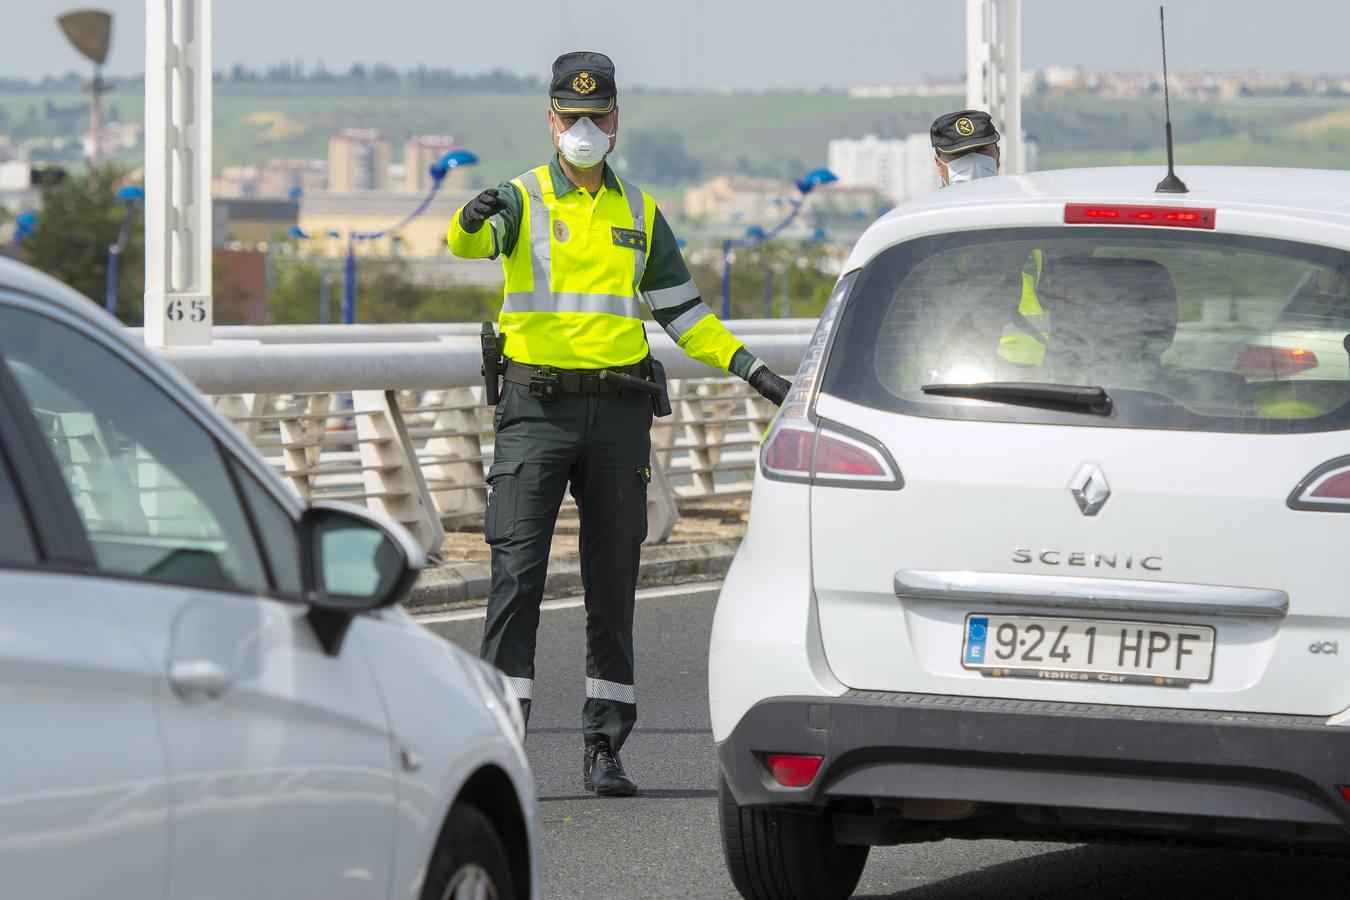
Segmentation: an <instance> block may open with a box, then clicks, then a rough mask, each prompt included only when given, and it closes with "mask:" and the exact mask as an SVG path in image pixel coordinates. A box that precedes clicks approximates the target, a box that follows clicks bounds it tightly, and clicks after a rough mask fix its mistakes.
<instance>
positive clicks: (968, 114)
mask: <svg viewBox="0 0 1350 900" xmlns="http://www.w3.org/2000/svg"><path fill="white" fill-rule="evenodd" d="M928 134H929V137H931V138H932V139H933V149H934V150H941V151H942V152H943V153H960V152H961V151H963V150H973V149H975V148H976V147H987V146H988V145H990V144H997V143H998V129H996V128H994V122H993V120H992V119H990V118H989V113H987V112H985V111H984V110H981V109H963V110H960V111H958V112H954V113H947V114H946V115H943V116H938V117H937V119H936V120H934V122H933V127H932V128H931V129H929V132H928Z"/></svg>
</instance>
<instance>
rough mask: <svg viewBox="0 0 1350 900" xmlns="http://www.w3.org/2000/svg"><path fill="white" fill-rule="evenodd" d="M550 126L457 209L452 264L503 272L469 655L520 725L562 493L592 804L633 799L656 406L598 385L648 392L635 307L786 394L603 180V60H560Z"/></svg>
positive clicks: (613, 97) (720, 361) (608, 140)
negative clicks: (479, 586) (579, 589)
mask: <svg viewBox="0 0 1350 900" xmlns="http://www.w3.org/2000/svg"><path fill="white" fill-rule="evenodd" d="M548 125H549V131H550V133H551V134H552V140H553V146H554V149H555V151H556V152H555V153H554V155H553V156H552V157H551V158H550V159H549V161H548V163H547V164H546V165H542V166H539V167H537V168H534V169H531V170H530V171H528V172H526V173H524V174H523V175H521V176H520V177H518V178H514V179H512V180H511V181H508V182H503V183H502V184H500V185H498V186H497V187H496V188H490V189H488V190H485V191H483V192H482V193H480V194H479V195H478V196H477V197H475V198H474V199H473V200H471V201H469V202H468V203H467V204H465V205H464V206H463V207H462V208H460V209H459V210H457V211H456V212H455V215H454V217H453V219H452V221H451V224H450V233H449V238H448V239H449V244H450V249H451V250H452V251H453V252H454V253H455V254H456V255H457V256H462V257H477V258H481V257H492V258H496V257H498V256H500V257H501V258H502V260H503V267H504V269H505V274H506V288H505V300H504V302H503V304H502V311H501V315H500V317H499V319H498V325H499V326H500V328H501V333H502V336H503V338H504V345H503V353H504V355H505V358H506V360H507V362H506V370H505V385H504V389H503V392H502V396H501V400H500V402H499V403H498V405H497V410H496V416H495V420H494V428H495V431H496V451H495V454H494V458H493V463H492V467H491V469H490V471H489V473H488V485H489V493H488V504H487V513H486V524H485V528H484V531H485V536H486V539H487V542H488V544H490V545H491V547H492V592H491V597H490V599H489V601H488V613H487V621H486V623H485V625H484V629H483V645H482V651H481V653H482V657H483V658H484V659H486V660H488V661H489V662H491V663H493V664H494V665H496V666H497V667H499V668H500V669H502V670H503V671H504V672H505V673H506V675H507V676H508V678H509V680H510V684H511V685H512V689H513V691H514V693H515V695H516V697H517V698H518V699H519V701H520V702H521V705H522V707H523V708H524V711H525V714H526V716H527V717H528V715H529V707H530V700H531V697H532V694H533V688H534V651H535V632H536V630H537V628H538V625H539V603H540V600H541V598H542V595H543V590H544V578H545V574H546V571H547V566H548V554H549V545H550V543H551V541H552V538H553V529H554V525H555V522H556V520H557V515H558V507H559V505H560V503H561V502H562V498H563V491H564V490H565V489H567V487H568V485H569V484H570V486H571V493H572V496H573V498H574V499H575V500H576V503H577V508H578V512H579V513H580V517H581V541H580V544H581V572H582V581H583V584H584V585H585V593H586V643H587V654H586V701H585V705H584V706H583V708H582V734H583V737H584V740H585V752H584V759H583V765H582V774H583V780H584V783H585V785H586V788H587V790H594V791H595V792H596V793H598V794H602V795H607V796H630V795H632V794H635V793H636V792H637V786H636V784H635V783H634V782H633V779H632V778H630V777H629V776H628V775H627V773H626V772H625V771H624V768H623V764H622V762H621V761H620V759H619V750H620V748H621V747H622V746H623V744H624V741H625V740H626V739H627V737H628V734H629V732H630V731H631V730H632V728H633V723H634V722H635V721H636V718H637V706H636V703H637V698H636V695H635V693H634V687H633V684H634V678H633V673H634V666H633V594H634V591H635V590H636V585H637V577H638V554H639V549H640V545H641V543H642V541H643V539H644V538H645V537H646V534H647V483H648V481H649V480H650V477H651V470H650V468H649V459H650V454H651V436H650V429H651V422H652V404H651V400H650V397H649V395H647V394H645V393H642V392H640V391H637V390H634V389H632V387H631V384H630V385H629V386H628V387H625V386H623V384H622V382H616V381H615V380H614V379H613V377H612V376H606V377H601V373H602V372H615V373H619V374H620V375H626V376H629V377H630V378H639V379H647V378H649V377H650V376H651V374H652V370H651V367H650V365H649V363H648V357H649V355H650V348H649V347H648V346H647V338H646V329H645V328H644V327H643V322H642V318H641V311H640V308H639V305H638V300H639V298H641V299H642V301H643V302H645V304H646V305H647V306H648V307H649V308H650V309H651V312H652V315H653V317H654V318H655V319H656V321H657V322H658V323H659V324H660V325H661V327H662V328H663V329H664V330H665V332H666V333H667V334H668V335H670V337H671V338H672V339H673V340H674V341H675V342H676V343H677V344H678V345H679V346H680V347H681V348H682V349H683V350H684V352H685V353H687V354H688V355H689V356H691V357H693V358H694V359H697V360H701V361H703V362H705V363H708V364H709V365H712V366H715V367H716V368H719V369H722V370H726V371H730V372H733V373H735V374H736V375H738V376H740V377H741V378H744V379H745V380H746V381H748V382H749V383H750V384H751V385H752V386H753V387H754V388H755V389H756V390H757V391H759V393H760V394H761V395H763V396H764V397H766V398H767V399H769V400H770V401H772V402H774V403H776V404H781V403H782V401H783V398H784V397H785V396H786V394H787V391H788V388H789V387H790V384H789V382H788V381H787V380H786V379H783V378H781V377H779V376H778V375H777V374H775V373H774V372H773V371H771V370H770V369H769V368H768V366H766V365H765V364H764V363H763V362H762V361H761V360H759V359H757V358H756V357H755V356H754V355H753V354H752V353H750V352H749V351H748V350H746V349H745V346H744V345H743V344H742V343H741V342H740V341H738V340H737V339H736V338H735V337H733V336H732V335H731V333H730V332H728V331H727V329H726V328H725V327H723V325H722V323H721V322H720V321H718V319H717V317H716V316H714V315H713V313H712V310H711V309H709V308H708V306H707V305H706V304H705V303H704V302H703V300H702V299H701V297H700V295H699V291H698V288H697V287H696V286H695V284H694V282H693V279H692V278H691V277H690V275H689V270H688V268H687V267H686V266H685V263H684V260H683V258H682V257H681V255H680V250H679V247H678V245H677V244H676V242H675V235H674V234H673V233H672V232H671V230H670V226H669V225H668V224H667V223H666V220H665V218H664V217H663V216H662V215H661V212H660V211H659V210H658V209H657V208H656V203H655V201H653V200H652V198H651V197H650V196H649V195H648V194H646V193H645V192H644V191H642V190H641V189H640V188H639V187H638V186H637V185H635V184H633V183H631V182H629V181H627V180H624V179H621V178H619V177H618V175H616V174H615V173H614V170H613V169H612V168H610V167H609V166H608V165H607V164H606V163H605V157H606V156H607V155H608V154H609V153H610V152H611V151H613V149H614V146H615V141H616V138H617V136H618V130H619V106H618V100H617V90H616V87H615V81H614V64H613V63H612V62H611V61H610V60H609V58H608V57H606V56H604V55H603V54H600V53H590V52H577V53H566V54H564V55H562V56H560V57H558V59H557V60H556V61H555V62H554V63H553V76H552V80H551V81H550V85H549V109H548Z"/></svg>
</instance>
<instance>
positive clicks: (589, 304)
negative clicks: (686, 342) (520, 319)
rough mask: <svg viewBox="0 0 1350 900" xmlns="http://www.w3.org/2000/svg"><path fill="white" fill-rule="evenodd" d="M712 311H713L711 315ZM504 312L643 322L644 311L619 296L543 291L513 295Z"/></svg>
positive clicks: (628, 298)
mask: <svg viewBox="0 0 1350 900" xmlns="http://www.w3.org/2000/svg"><path fill="white" fill-rule="evenodd" d="M711 311H712V310H709V312H711ZM502 312H507V313H527V312H538V313H604V314H607V315H611V316H623V317H624V318H627V319H639V318H641V317H642V311H641V310H640V309H639V308H638V302H637V299H636V298H634V297H624V296H621V295H619V294H583V293H579V292H576V291H558V292H556V293H550V292H547V291H545V292H543V293H540V292H539V291H512V292H510V293H508V294H507V295H506V302H505V303H504V304H502Z"/></svg>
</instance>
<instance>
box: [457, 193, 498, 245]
mask: <svg viewBox="0 0 1350 900" xmlns="http://www.w3.org/2000/svg"><path fill="white" fill-rule="evenodd" d="M504 209H506V202H505V201H504V200H502V198H501V197H498V196H497V189H496V188H488V189H487V190H485V191H483V193H481V194H479V195H478V196H477V197H474V198H473V199H472V200H470V201H469V202H468V203H466V204H464V208H463V209H462V210H460V212H459V224H460V226H461V227H463V229H464V230H465V231H467V232H468V233H469V234H475V233H477V231H478V229H480V228H482V227H483V223H484V222H486V221H487V220H488V219H490V218H492V216H494V215H496V214H497V213H499V212H501V211H502V210H504Z"/></svg>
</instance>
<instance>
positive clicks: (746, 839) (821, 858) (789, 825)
mask: <svg viewBox="0 0 1350 900" xmlns="http://www.w3.org/2000/svg"><path fill="white" fill-rule="evenodd" d="M718 805H719V809H720V813H721V816H720V818H721V831H722V852H723V854H724V855H725V856H726V860H727V870H728V871H729V872H730V873H731V882H732V884H734V885H735V886H736V890H738V891H740V894H741V896H742V897H745V898H746V900H843V898H846V897H849V896H852V894H853V889H854V888H855V887H857V886H858V879H859V878H861V877H862V871H863V866H865V865H866V864H867V854H868V853H869V852H870V851H871V849H872V848H871V847H863V846H850V845H846V844H839V843H836V842H835V841H834V839H833V838H832V837H831V835H830V820H829V817H828V816H826V815H821V814H820V813H811V812H794V811H791V810H784V809H745V808H742V807H740V806H737V805H736V800H735V798H734V797H732V796H731V791H730V789H728V788H727V782H726V779H725V778H723V779H721V783H720V784H719V785H718Z"/></svg>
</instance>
